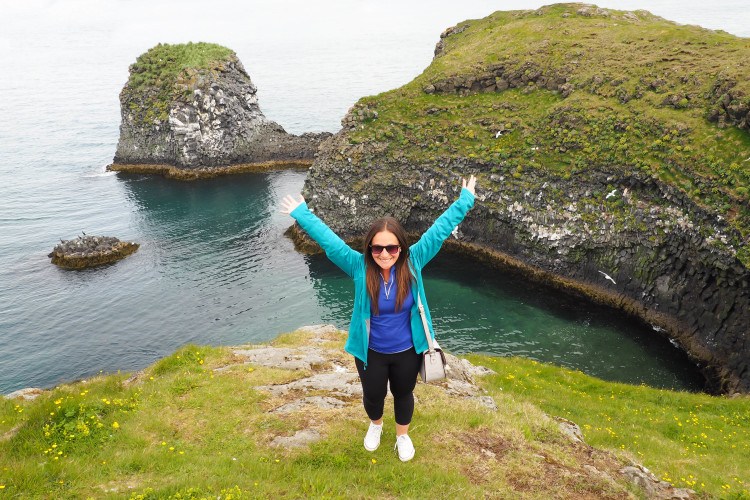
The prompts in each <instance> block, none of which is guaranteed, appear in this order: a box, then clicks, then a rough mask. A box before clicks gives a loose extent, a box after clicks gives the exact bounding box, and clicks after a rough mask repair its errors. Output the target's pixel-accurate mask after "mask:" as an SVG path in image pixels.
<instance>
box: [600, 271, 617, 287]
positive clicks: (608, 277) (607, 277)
mask: <svg viewBox="0 0 750 500" xmlns="http://www.w3.org/2000/svg"><path fill="white" fill-rule="evenodd" d="M599 272H600V273H601V274H603V275H604V278H606V279H608V280H609V281H611V282H612V283H614V284H615V285H616V284H617V283H616V282H615V280H613V279H612V276H610V275H609V274H607V273H605V272H603V271H599Z"/></svg>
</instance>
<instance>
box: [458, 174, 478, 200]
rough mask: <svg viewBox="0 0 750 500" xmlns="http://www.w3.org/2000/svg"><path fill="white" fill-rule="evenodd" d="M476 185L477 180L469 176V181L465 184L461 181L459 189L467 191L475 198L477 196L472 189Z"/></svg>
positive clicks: (463, 180) (464, 180) (464, 181)
mask: <svg viewBox="0 0 750 500" xmlns="http://www.w3.org/2000/svg"><path fill="white" fill-rule="evenodd" d="M476 185H477V178H476V177H474V175H471V176H470V177H469V181H468V182H467V181H466V179H461V187H462V188H465V189H467V190H468V191H469V192H470V193H471V194H473V195H474V196H476V195H477V194H476V193H475V192H474V187H475V186H476Z"/></svg>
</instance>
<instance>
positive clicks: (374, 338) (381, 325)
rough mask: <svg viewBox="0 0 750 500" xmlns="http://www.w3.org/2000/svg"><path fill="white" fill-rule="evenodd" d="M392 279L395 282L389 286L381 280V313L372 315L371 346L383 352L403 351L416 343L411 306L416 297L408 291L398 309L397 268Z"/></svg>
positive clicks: (379, 306) (379, 307)
mask: <svg viewBox="0 0 750 500" xmlns="http://www.w3.org/2000/svg"><path fill="white" fill-rule="evenodd" d="M391 279H392V280H393V282H392V284H391V283H388V286H387V287H386V286H385V284H384V283H383V281H382V280H381V282H380V295H379V296H378V312H379V314H378V315H377V316H375V315H374V314H373V315H372V316H370V345H369V347H370V349H372V350H373V351H377V352H379V353H381V354H394V353H397V352H402V351H405V350H407V349H410V348H411V347H412V346H413V345H414V341H413V340H412V338H411V306H413V305H414V297H413V296H412V294H411V293H407V294H406V297H405V298H404V303H403V305H402V306H401V309H400V310H398V311H396V296H397V295H398V282H397V281H396V272H395V269H393V272H391ZM386 288H387V290H388V294H387V295H388V296H387V297H386V293H385V292H386Z"/></svg>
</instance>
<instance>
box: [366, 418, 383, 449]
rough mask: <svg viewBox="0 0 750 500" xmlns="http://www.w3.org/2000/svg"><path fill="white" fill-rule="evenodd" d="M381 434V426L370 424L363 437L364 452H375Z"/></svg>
mask: <svg viewBox="0 0 750 500" xmlns="http://www.w3.org/2000/svg"><path fill="white" fill-rule="evenodd" d="M382 433H383V424H380V425H375V424H373V423H372V422H370V428H369V429H367V435H366V436H365V450H367V451H375V450H377V449H378V446H380V435H381V434H382Z"/></svg>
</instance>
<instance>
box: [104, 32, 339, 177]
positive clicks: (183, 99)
mask: <svg viewBox="0 0 750 500" xmlns="http://www.w3.org/2000/svg"><path fill="white" fill-rule="evenodd" d="M256 91H257V88H256V87H255V85H253V83H252V81H251V80H250V76H249V75H248V74H247V72H246V71H245V69H244V67H243V66H242V63H241V62H240V61H239V59H238V58H237V55H236V54H235V53H234V52H233V51H231V50H230V49H227V48H225V47H222V46H219V45H215V44H208V43H188V44H181V45H169V44H159V45H157V46H156V47H153V48H152V49H150V50H149V51H147V52H146V53H144V54H142V55H141V56H139V57H138V59H137V60H136V62H135V63H134V64H133V65H131V66H130V77H129V78H128V82H127V83H126V84H125V87H124V88H123V89H122V92H121V93H120V108H121V114H122V124H121V125H120V139H119V141H118V144H117V152H116V153H115V157H114V164H113V165H112V166H111V169H112V170H127V168H122V166H123V165H155V166H156V165H161V166H164V165H169V166H175V167H178V168H181V169H197V168H203V167H219V166H227V165H235V164H248V163H255V164H257V163H263V162H277V163H283V162H290V163H302V164H304V165H309V164H310V163H311V162H312V159H313V158H314V156H315V152H316V151H317V148H318V146H319V144H320V142H321V141H322V140H324V139H326V138H328V137H329V136H330V134H329V133H305V134H302V135H301V136H296V135H292V134H288V133H286V131H285V130H284V129H283V127H281V125H279V124H278V123H275V122H273V121H271V120H269V119H267V118H266V117H265V116H264V115H263V113H262V112H261V110H260V107H259V105H258V97H257V95H256ZM131 170H132V169H131Z"/></svg>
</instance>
